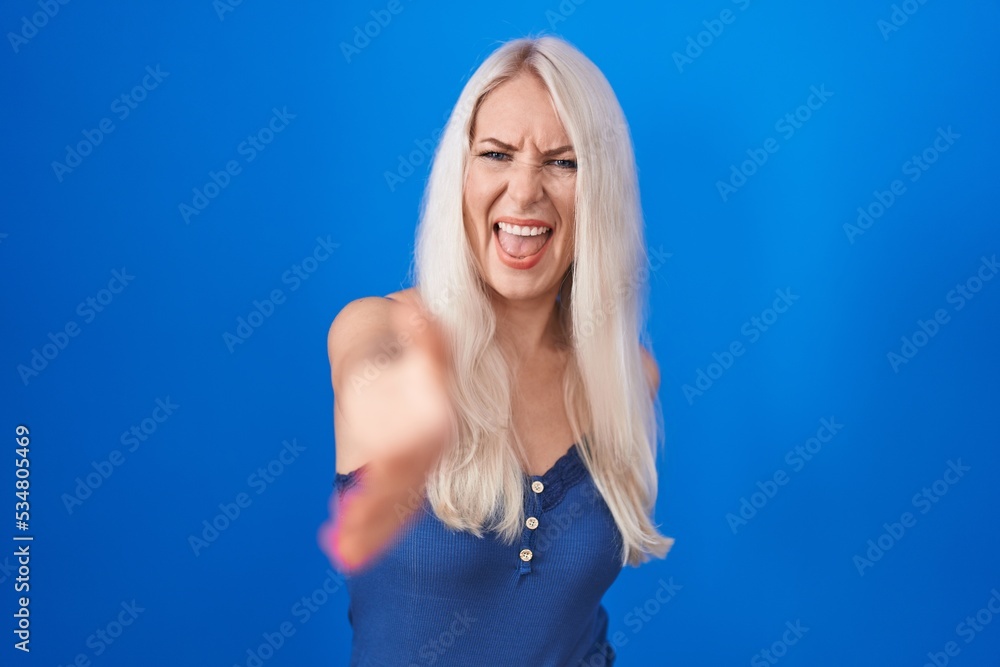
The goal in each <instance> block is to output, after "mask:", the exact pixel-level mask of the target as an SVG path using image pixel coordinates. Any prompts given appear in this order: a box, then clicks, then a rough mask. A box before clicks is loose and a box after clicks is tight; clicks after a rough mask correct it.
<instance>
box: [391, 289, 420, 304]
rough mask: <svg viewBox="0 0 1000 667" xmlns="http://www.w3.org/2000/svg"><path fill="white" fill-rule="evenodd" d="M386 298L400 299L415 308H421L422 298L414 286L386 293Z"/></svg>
mask: <svg viewBox="0 0 1000 667" xmlns="http://www.w3.org/2000/svg"><path fill="white" fill-rule="evenodd" d="M386 298H387V299H393V300H394V301H401V302H403V303H405V304H408V305H410V306H413V307H414V308H417V309H423V305H424V302H423V299H421V298H420V291H419V290H418V289H417V288H416V287H408V288H407V289H404V290H399V291H398V292H393V293H392V294H386Z"/></svg>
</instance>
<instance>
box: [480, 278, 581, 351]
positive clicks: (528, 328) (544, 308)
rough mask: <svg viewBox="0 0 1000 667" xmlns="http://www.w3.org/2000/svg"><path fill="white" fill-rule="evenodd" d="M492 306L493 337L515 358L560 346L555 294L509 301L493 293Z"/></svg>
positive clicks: (560, 335) (560, 326) (557, 308)
mask: <svg viewBox="0 0 1000 667" xmlns="http://www.w3.org/2000/svg"><path fill="white" fill-rule="evenodd" d="M493 308H494V311H495V312H496V316H497V338H498V339H499V340H500V341H502V342H503V343H504V344H505V347H507V348H508V349H509V350H510V352H511V353H512V354H514V355H515V356H516V357H517V358H519V359H530V358H531V357H533V356H534V355H536V354H538V353H540V352H546V351H550V350H552V349H553V348H558V347H561V346H562V345H563V343H564V336H563V332H562V323H561V321H560V318H559V303H558V302H557V301H556V293H554V292H553V293H552V294H546V295H544V296H540V297H538V298H536V299H531V300H509V299H505V298H504V297H502V296H500V295H499V294H496V293H494V294H493Z"/></svg>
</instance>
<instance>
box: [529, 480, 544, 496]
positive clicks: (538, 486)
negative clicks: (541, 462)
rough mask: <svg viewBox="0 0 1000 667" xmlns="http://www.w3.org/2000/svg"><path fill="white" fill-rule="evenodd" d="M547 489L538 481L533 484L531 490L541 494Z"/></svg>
mask: <svg viewBox="0 0 1000 667" xmlns="http://www.w3.org/2000/svg"><path fill="white" fill-rule="evenodd" d="M544 489H545V485H544V484H542V483H541V482H539V481H538V480H537V479H536V480H535V481H534V482H532V483H531V490H532V491H534V492H535V493H541V492H542V491H543V490H544Z"/></svg>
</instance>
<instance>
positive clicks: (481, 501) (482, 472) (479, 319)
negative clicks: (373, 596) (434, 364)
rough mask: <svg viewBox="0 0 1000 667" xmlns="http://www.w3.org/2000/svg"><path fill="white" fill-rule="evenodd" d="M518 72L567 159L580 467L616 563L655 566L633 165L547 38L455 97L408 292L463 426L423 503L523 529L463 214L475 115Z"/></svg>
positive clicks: (512, 449) (614, 121) (602, 88)
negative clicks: (445, 360)
mask: <svg viewBox="0 0 1000 667" xmlns="http://www.w3.org/2000/svg"><path fill="white" fill-rule="evenodd" d="M522 72H530V73H532V74H534V75H536V76H538V77H539V78H540V79H541V81H542V82H544V84H545V86H546V88H547V89H548V91H549V93H550V95H551V97H552V101H553V103H554V104H555V108H556V111H557V113H558V115H559V118H560V120H561V121H562V123H563V126H564V128H565V130H566V132H567V134H568V136H569V138H570V141H571V142H572V144H573V146H574V148H575V150H576V157H577V161H578V164H579V170H578V173H577V181H576V194H575V198H576V214H575V230H576V231H575V249H574V250H575V254H574V260H573V264H572V266H571V267H570V270H569V273H568V275H567V278H566V280H565V281H564V283H563V287H562V290H561V292H560V297H559V308H560V317H561V321H562V324H563V329H564V331H565V332H566V334H567V338H568V340H569V344H570V349H571V355H570V362H569V364H568V370H567V373H566V376H565V379H564V398H565V403H566V410H567V414H568V415H569V420H570V424H571V427H572V430H573V434H574V437H575V439H576V444H577V448H578V451H579V454H580V458H581V459H582V461H583V463H584V464H585V465H586V467H587V468H588V470H589V471H590V474H591V477H592V479H593V481H594V484H595V486H596V488H597V490H598V491H599V492H600V494H601V496H602V497H603V499H604V501H605V502H606V503H607V506H608V508H609V509H610V511H611V514H612V515H613V517H614V520H615V522H616V524H617V526H618V529H619V531H620V533H621V535H622V541H623V543H622V544H621V551H620V553H621V559H622V564H623V565H625V564H629V565H638V564H640V563H642V562H645V561H647V560H649V558H650V557H651V556H656V557H659V558H663V557H665V556H666V554H667V552H668V551H669V550H670V547H671V546H672V544H673V539H671V538H669V537H664V536H663V535H661V534H660V533H659V532H658V531H657V527H656V525H654V523H653V521H652V513H653V510H654V506H655V502H656V493H657V474H656V452H657V446H658V444H659V442H660V434H661V432H662V431H661V429H660V428H659V418H658V417H659V406H658V403H656V401H655V399H654V398H653V397H652V396H651V392H650V390H649V386H648V383H647V379H646V374H645V372H644V364H643V360H642V347H641V343H640V334H641V333H642V332H643V331H644V328H643V327H644V324H645V312H644V308H643V307H641V304H644V303H645V297H646V278H647V276H646V266H647V260H646V248H645V241H644V239H643V220H642V212H641V208H640V204H639V189H638V181H637V178H636V168H635V158H634V156H633V151H632V142H631V137H630V135H629V132H628V126H627V124H626V122H625V116H624V113H623V112H622V109H621V107H620V105H619V104H618V100H617V98H616V97H615V94H614V91H613V90H612V89H611V86H610V84H609V83H608V82H607V80H606V79H605V77H604V75H603V74H602V73H601V71H600V70H599V69H598V68H597V67H596V66H595V65H594V64H593V63H592V62H591V61H590V60H589V59H587V57H586V56H584V55H583V54H582V53H581V52H580V51H578V50H577V49H576V48H575V47H573V46H572V45H570V44H569V43H567V42H566V41H564V40H562V39H559V38H556V37H551V36H544V37H538V38H522V39H516V40H512V41H509V42H506V43H504V44H503V45H502V46H501V47H500V48H498V49H497V50H496V51H494V52H493V53H492V54H491V55H490V56H489V57H488V58H487V59H486V60H485V62H483V63H482V65H480V66H479V68H478V69H476V71H475V72H474V73H473V75H472V76H471V78H470V79H469V81H468V82H467V83H466V85H465V87H464V88H463V90H462V93H461V95H460V96H459V99H458V102H457V104H456V105H455V108H454V109H453V111H452V113H451V116H450V118H449V120H448V123H447V125H446V127H445V130H444V133H443V134H442V136H441V140H440V143H439V144H438V147H437V150H436V152H435V155H434V161H433V166H432V168H431V173H430V178H429V181H428V183H427V188H426V190H425V192H424V199H423V202H422V205H421V212H420V224H419V228H418V231H417V246H416V257H415V267H414V268H415V283H416V286H417V289H418V291H419V293H420V295H421V297H422V299H423V301H424V303H425V304H426V305H427V306H428V307H429V309H430V310H431V311H432V312H433V314H434V315H435V316H436V317H437V319H438V320H439V321H440V322H441V325H442V328H443V330H444V332H445V334H446V335H447V336H448V338H449V341H450V343H451V345H452V350H453V353H454V362H455V367H454V371H455V392H456V396H455V399H456V404H457V411H458V418H459V423H458V433H457V442H456V443H455V444H454V446H453V447H451V448H450V449H449V450H448V452H447V453H446V454H445V456H443V457H442V459H441V460H440V462H439V463H438V465H437V466H436V467H435V469H434V470H433V471H432V473H431V474H430V475H429V477H428V483H427V496H428V501H429V502H430V504H431V506H432V507H433V509H434V512H435V514H436V515H437V516H438V518H439V519H440V520H441V521H442V522H443V523H444V524H445V525H447V526H449V527H451V528H454V529H456V530H466V531H469V532H472V533H473V534H475V535H477V536H482V534H483V530H485V529H489V530H493V531H495V532H496V533H497V534H498V536H499V537H500V538H501V539H503V540H504V541H506V542H509V543H513V542H514V541H515V540H516V539H517V538H518V536H519V535H520V533H521V529H522V526H523V525H524V516H523V512H524V509H523V499H524V496H523V493H524V488H523V487H524V484H525V476H524V472H523V468H522V464H521V462H520V461H522V460H524V456H523V448H522V446H521V444H520V442H519V441H518V439H517V438H516V436H515V434H514V432H513V428H512V427H511V404H512V401H511V391H512V381H511V379H512V378H511V369H510V366H509V364H508V362H507V360H506V358H505V356H504V354H503V350H502V349H501V344H500V343H499V342H498V340H497V338H496V335H495V334H496V315H495V313H494V311H493V308H492V306H491V303H490V300H489V293H488V287H487V286H486V285H485V283H484V281H483V279H482V277H481V276H480V275H479V272H478V269H477V268H476V266H477V265H476V261H475V258H474V256H473V254H472V250H471V248H470V244H469V241H468V239H467V237H466V232H465V227H464V225H463V207H462V196H463V195H462V193H463V184H464V180H465V176H466V173H467V167H468V155H469V150H470V137H471V132H472V127H473V122H474V120H475V112H476V111H477V110H478V108H479V105H480V104H481V103H482V101H483V99H484V98H485V96H486V95H487V94H489V92H490V91H492V90H493V89H494V88H496V87H497V86H498V85H500V84H501V83H502V82H504V81H506V80H508V79H510V78H512V77H514V76H516V75H517V74H519V73H522ZM587 426H589V432H586V433H585V432H584V430H583V429H584V428H586V427H587Z"/></svg>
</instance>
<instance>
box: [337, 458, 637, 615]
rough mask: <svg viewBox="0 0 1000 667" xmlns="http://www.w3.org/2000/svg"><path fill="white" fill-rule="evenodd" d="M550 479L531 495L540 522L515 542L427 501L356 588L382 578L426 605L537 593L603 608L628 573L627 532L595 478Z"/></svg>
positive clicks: (529, 505) (529, 512)
mask: <svg viewBox="0 0 1000 667" xmlns="http://www.w3.org/2000/svg"><path fill="white" fill-rule="evenodd" d="M547 481H549V483H550V484H549V487H546V488H545V490H544V491H542V492H541V494H539V495H535V494H528V496H527V497H526V499H525V506H524V509H525V516H526V517H529V519H534V521H526V525H525V526H524V528H523V529H522V531H521V535H520V536H519V538H518V539H517V540H516V541H515V542H513V543H512V544H508V543H506V542H505V541H503V540H501V539H500V538H499V537H498V536H496V535H494V534H492V533H486V534H485V535H484V536H483V537H476V536H475V535H473V534H471V533H468V532H464V531H453V530H451V529H449V528H448V527H447V526H445V525H444V524H443V523H441V522H440V521H439V520H438V519H437V518H436V516H434V514H433V512H432V511H431V509H430V506H429V504H428V503H427V502H426V500H425V503H424V506H423V507H422V509H421V510H420V511H419V512H418V514H417V515H416V516H415V519H414V521H413V522H412V523H411V525H410V526H409V527H408V528H407V529H406V530H405V532H404V533H403V534H402V535H401V536H400V539H399V540H398V541H397V543H396V544H394V545H393V547H392V548H390V549H389V550H388V551H387V552H386V553H385V554H384V555H383V556H382V557H381V558H379V560H378V562H377V563H376V564H375V566H374V568H373V569H372V570H371V571H370V572H369V573H367V574H364V575H362V576H361V577H360V578H359V580H358V581H356V582H355V584H356V585H357V586H359V587H362V588H364V587H365V586H366V581H368V580H369V579H372V580H377V581H379V582H380V583H379V585H380V586H383V587H388V588H391V589H395V590H397V591H400V592H403V591H405V592H406V594H407V596H409V597H412V598H413V599H421V600H425V602H424V603H425V604H426V599H427V596H430V597H431V598H433V599H439V600H451V601H453V602H457V601H463V602H464V603H469V604H471V602H469V600H471V599H480V596H485V597H483V598H481V599H496V598H497V596H500V597H501V598H504V597H508V598H509V597H511V596H513V597H515V598H521V597H524V598H525V601H526V602H527V601H528V600H529V599H531V600H532V602H531V604H538V603H539V601H538V598H535V595H536V594H538V593H540V592H543V591H544V592H547V594H548V595H552V596H555V597H553V600H565V599H576V600H587V601H590V602H594V603H596V602H597V601H599V600H600V597H601V596H602V595H603V594H604V592H605V591H606V590H607V589H608V587H610V585H611V584H612V583H613V582H614V580H615V578H616V577H617V576H618V574H619V572H620V570H621V560H620V558H621V557H620V551H619V548H620V546H621V533H620V532H619V531H618V528H617V526H616V525H615V522H614V518H613V517H612V516H611V513H610V510H609V509H608V507H607V505H606V504H605V503H604V500H603V498H601V496H600V493H599V492H597V490H596V488H595V487H594V486H593V484H592V482H591V480H590V479H589V477H587V478H584V479H583V480H581V481H579V482H578V483H575V484H573V485H572V486H570V487H568V488H565V489H559V484H558V483H557V482H556V481H555V480H554V479H551V478H549V479H548V480H547ZM549 488H551V489H552V490H553V491H557V490H558V491H557V492H558V493H559V498H558V502H556V504H554V505H551V504H550V502H548V501H546V500H545V499H543V497H542V496H543V495H544V494H545V493H547V492H548V491H549ZM550 500H551V499H550ZM529 525H530V526H533V527H529ZM553 604H556V602H553ZM553 611H555V610H553Z"/></svg>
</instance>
